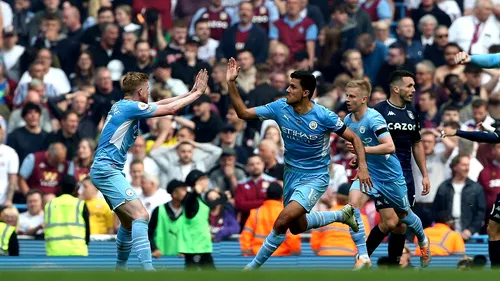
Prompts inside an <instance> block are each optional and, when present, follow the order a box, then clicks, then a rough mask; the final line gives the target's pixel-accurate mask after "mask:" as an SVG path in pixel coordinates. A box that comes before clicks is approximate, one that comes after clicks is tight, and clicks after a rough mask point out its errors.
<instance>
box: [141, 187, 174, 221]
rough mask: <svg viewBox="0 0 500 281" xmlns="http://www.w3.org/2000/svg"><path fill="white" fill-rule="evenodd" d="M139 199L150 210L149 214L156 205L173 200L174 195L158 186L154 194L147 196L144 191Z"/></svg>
mask: <svg viewBox="0 0 500 281" xmlns="http://www.w3.org/2000/svg"><path fill="white" fill-rule="evenodd" d="M139 199H140V200H141V202H142V204H143V205H144V207H145V208H146V210H147V211H148V213H149V215H151V214H152V213H153V211H154V209H155V208H156V207H158V206H160V205H163V204H165V203H167V202H168V201H170V200H172V196H170V194H168V193H167V191H166V190H165V189H163V188H158V190H157V191H156V193H155V194H154V195H152V196H148V197H146V196H145V195H144V193H142V194H141V195H139Z"/></svg>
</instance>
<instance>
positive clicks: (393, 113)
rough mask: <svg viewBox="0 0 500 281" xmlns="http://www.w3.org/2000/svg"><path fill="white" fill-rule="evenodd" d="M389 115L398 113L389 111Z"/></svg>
mask: <svg viewBox="0 0 500 281" xmlns="http://www.w3.org/2000/svg"><path fill="white" fill-rule="evenodd" d="M387 115H396V113H394V112H392V111H389V113H387Z"/></svg>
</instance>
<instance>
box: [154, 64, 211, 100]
mask: <svg viewBox="0 0 500 281" xmlns="http://www.w3.org/2000/svg"><path fill="white" fill-rule="evenodd" d="M202 74H203V72H202V71H200V72H198V74H197V75H196V79H195V83H194V85H193V88H192V89H191V91H189V92H187V93H185V94H182V95H179V96H176V97H172V98H167V99H162V100H159V101H157V102H156V104H157V105H165V104H169V103H171V102H174V101H176V100H179V99H182V98H185V97H187V96H189V95H191V94H193V93H195V92H196V90H197V89H198V88H199V87H200V86H199V85H197V83H198V82H199V77H200V75H202Z"/></svg>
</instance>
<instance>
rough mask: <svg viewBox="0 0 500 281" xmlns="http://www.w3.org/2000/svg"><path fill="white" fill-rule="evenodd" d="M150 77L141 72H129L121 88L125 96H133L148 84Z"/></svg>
mask: <svg viewBox="0 0 500 281" xmlns="http://www.w3.org/2000/svg"><path fill="white" fill-rule="evenodd" d="M148 80H149V77H148V75H147V74H145V73H141V72H129V73H127V74H125V76H124V77H123V79H122V82H121V86H122V90H123V93H124V95H125V96H133V95H134V94H135V91H137V89H139V88H140V87H141V86H142V85H143V84H144V83H147V82H148Z"/></svg>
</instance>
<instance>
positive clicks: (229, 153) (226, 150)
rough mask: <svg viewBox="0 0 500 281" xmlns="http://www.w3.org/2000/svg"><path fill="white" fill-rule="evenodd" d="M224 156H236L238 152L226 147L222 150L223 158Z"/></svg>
mask: <svg viewBox="0 0 500 281" xmlns="http://www.w3.org/2000/svg"><path fill="white" fill-rule="evenodd" d="M224 156H236V150H234V148H231V147H224V148H223V149H222V154H221V157H224Z"/></svg>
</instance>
